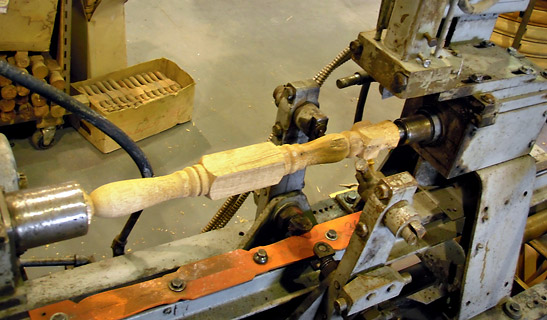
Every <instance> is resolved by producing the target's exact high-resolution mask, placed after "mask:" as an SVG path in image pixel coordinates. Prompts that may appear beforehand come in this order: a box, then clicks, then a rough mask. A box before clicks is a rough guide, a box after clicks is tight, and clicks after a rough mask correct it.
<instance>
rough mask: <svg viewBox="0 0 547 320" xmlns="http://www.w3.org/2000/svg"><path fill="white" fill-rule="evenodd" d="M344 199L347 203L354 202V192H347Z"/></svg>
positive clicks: (355, 197)
mask: <svg viewBox="0 0 547 320" xmlns="http://www.w3.org/2000/svg"><path fill="white" fill-rule="evenodd" d="M344 200H346V202H347V203H352V204H353V203H355V200H357V195H356V194H355V192H348V193H346V195H344Z"/></svg>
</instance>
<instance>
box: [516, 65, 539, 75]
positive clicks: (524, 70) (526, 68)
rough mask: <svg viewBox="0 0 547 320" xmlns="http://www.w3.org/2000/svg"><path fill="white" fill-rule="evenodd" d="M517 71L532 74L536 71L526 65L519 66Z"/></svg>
mask: <svg viewBox="0 0 547 320" xmlns="http://www.w3.org/2000/svg"><path fill="white" fill-rule="evenodd" d="M519 71H520V72H522V73H524V74H534V73H535V72H536V71H535V70H534V69H533V68H530V67H528V66H521V67H520V68H519Z"/></svg>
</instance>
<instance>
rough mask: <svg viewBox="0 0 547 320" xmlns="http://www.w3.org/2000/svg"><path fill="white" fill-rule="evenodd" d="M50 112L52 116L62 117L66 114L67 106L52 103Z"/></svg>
mask: <svg viewBox="0 0 547 320" xmlns="http://www.w3.org/2000/svg"><path fill="white" fill-rule="evenodd" d="M49 112H50V113H51V116H52V117H54V118H60V117H62V116H64V115H65V114H66V110H65V108H63V107H61V106H60V105H57V104H52V105H51V107H50V108H49Z"/></svg>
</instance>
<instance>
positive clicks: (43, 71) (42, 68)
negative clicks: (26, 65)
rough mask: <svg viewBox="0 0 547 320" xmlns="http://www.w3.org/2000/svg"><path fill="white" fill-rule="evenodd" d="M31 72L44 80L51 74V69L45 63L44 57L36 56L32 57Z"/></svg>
mask: <svg viewBox="0 0 547 320" xmlns="http://www.w3.org/2000/svg"><path fill="white" fill-rule="evenodd" d="M30 71H31V72H32V75H33V76H35V77H36V78H38V79H44V78H45V77H47V75H48V74H49V69H48V67H47V66H46V64H45V63H44V57H42V56H41V55H35V56H31V57H30Z"/></svg>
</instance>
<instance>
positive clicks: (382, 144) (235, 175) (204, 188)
mask: <svg viewBox="0 0 547 320" xmlns="http://www.w3.org/2000/svg"><path fill="white" fill-rule="evenodd" d="M398 142H399V129H398V128H397V126H396V125H395V124H393V123H392V122H390V121H384V122H380V123H378V124H375V125H371V124H370V123H367V122H359V123H357V124H355V125H354V126H353V128H352V129H351V130H350V131H344V132H342V133H334V134H328V135H326V136H323V137H321V138H319V139H316V140H313V141H311V142H308V143H305V144H294V145H282V146H276V145H274V144H273V143H271V142H266V143H260V144H255V145H251V146H247V147H243V148H238V149H233V150H227V151H223V152H218V153H214V154H210V155H206V156H203V157H202V158H201V160H200V161H199V163H198V164H196V165H194V166H191V167H187V168H185V169H183V170H180V171H177V172H174V173H172V174H170V175H166V176H162V177H156V178H147V179H134V180H127V181H119V182H113V183H110V184H107V185H104V186H102V187H99V188H98V189H96V190H95V191H93V192H92V193H91V194H90V199H91V201H92V203H93V206H94V212H95V214H96V215H97V216H100V217H119V216H124V215H128V214H130V213H132V212H135V211H138V210H141V209H144V208H147V207H150V206H153V205H155V204H158V203H160V202H163V201H166V200H170V199H175V198H184V197H195V196H201V195H206V196H208V197H210V198H211V199H220V198H224V197H228V196H231V195H234V194H239V193H243V192H247V191H252V190H256V189H260V188H265V187H268V186H271V185H275V184H277V183H279V181H280V180H281V178H283V176H285V175H288V174H291V173H294V172H296V171H298V170H302V169H304V168H306V167H308V166H311V165H315V164H322V163H333V162H338V161H341V160H342V159H344V158H350V157H356V156H358V157H361V158H364V159H374V158H376V157H377V156H378V153H379V152H380V151H381V150H384V149H391V148H394V147H396V146H397V143H398Z"/></svg>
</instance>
